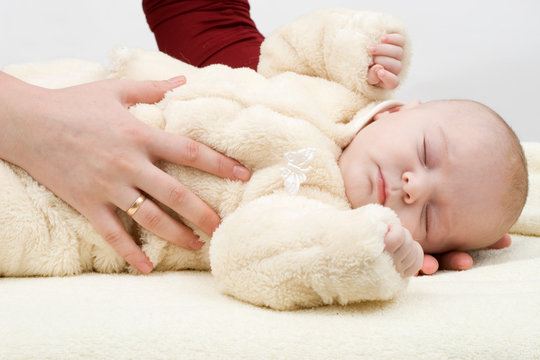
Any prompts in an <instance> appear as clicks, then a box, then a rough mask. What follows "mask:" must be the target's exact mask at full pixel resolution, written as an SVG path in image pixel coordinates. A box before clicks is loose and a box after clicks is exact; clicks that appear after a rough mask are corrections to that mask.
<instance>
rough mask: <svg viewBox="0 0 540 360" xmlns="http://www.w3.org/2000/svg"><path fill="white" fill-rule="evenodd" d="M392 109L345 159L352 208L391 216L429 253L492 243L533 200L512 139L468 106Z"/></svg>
mask: <svg viewBox="0 0 540 360" xmlns="http://www.w3.org/2000/svg"><path fill="white" fill-rule="evenodd" d="M394 110H395V111H390V112H384V113H382V114H378V116H376V120H375V121H373V122H371V123H370V124H369V125H367V126H365V127H364V128H363V129H362V130H361V131H360V132H359V133H358V134H357V135H356V137H355V138H354V139H353V141H352V142H351V143H350V144H349V146H348V147H347V148H346V149H345V150H344V151H343V154H342V155H341V158H340V159H339V166H340V169H341V173H342V175H343V180H344V183H345V190H346V193H347V197H348V199H349V201H350V202H351V204H352V206H353V207H355V208H356V207H359V206H362V205H365V204H368V203H379V204H383V205H384V206H387V207H389V208H391V209H393V210H394V211H395V212H396V213H397V215H398V216H399V218H400V220H401V222H402V224H403V226H405V227H406V228H407V229H408V230H409V231H410V232H411V234H412V235H413V238H414V239H415V240H417V241H418V242H419V243H420V245H422V248H423V249H424V251H425V252H428V253H440V252H445V251H449V250H472V249H480V248H485V247H487V246H490V245H492V244H494V243H495V242H496V241H497V240H499V239H500V238H501V237H502V236H503V235H504V234H505V233H506V232H507V231H508V230H509V229H510V227H511V225H512V224H513V223H514V222H515V221H516V220H517V218H518V216H519V214H520V213H521V210H522V208H523V205H524V203H525V200H526V197H527V189H528V182H527V181H528V178H527V166H526V160H525V157H524V155H523V151H522V148H521V145H520V143H519V140H518V138H517V137H516V135H515V134H514V132H513V131H512V130H511V129H510V127H509V126H508V125H507V124H506V123H505V122H504V121H503V120H502V118H501V117H500V116H499V115H497V114H496V113H495V112H494V111H493V110H491V109H489V108H488V107H486V106H484V105H482V104H479V103H477V102H474V101H469V100H444V101H432V102H428V103H425V104H420V103H419V102H418V101H413V102H411V103H409V104H407V105H405V106H402V107H401V108H399V109H394Z"/></svg>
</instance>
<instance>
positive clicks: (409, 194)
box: [401, 171, 422, 205]
mask: <svg viewBox="0 0 540 360" xmlns="http://www.w3.org/2000/svg"><path fill="white" fill-rule="evenodd" d="M401 181H402V183H403V201H404V202H405V203H406V204H409V205H410V204H414V203H415V202H416V201H418V199H419V198H420V196H421V192H422V185H421V181H419V179H418V178H417V177H416V176H415V175H414V174H413V173H412V172H410V171H406V172H404V173H403V175H402V176H401Z"/></svg>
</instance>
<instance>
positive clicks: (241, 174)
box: [233, 165, 250, 181]
mask: <svg viewBox="0 0 540 360" xmlns="http://www.w3.org/2000/svg"><path fill="white" fill-rule="evenodd" d="M233 175H234V177H235V178H237V179H238V180H243V181H246V180H249V177H250V173H249V170H248V169H246V168H245V167H243V166H238V165H236V166H235V167H233Z"/></svg>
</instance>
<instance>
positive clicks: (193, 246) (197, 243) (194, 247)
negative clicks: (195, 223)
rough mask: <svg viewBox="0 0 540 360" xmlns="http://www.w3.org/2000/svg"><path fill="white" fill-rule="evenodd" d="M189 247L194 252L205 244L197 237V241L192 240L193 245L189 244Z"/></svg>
mask: <svg viewBox="0 0 540 360" xmlns="http://www.w3.org/2000/svg"><path fill="white" fill-rule="evenodd" d="M189 246H190V247H191V248H192V249H194V250H199V249H200V248H202V247H203V246H204V243H203V242H202V241H200V240H199V237H198V236H197V238H196V239H193V240H191V243H190V244H189Z"/></svg>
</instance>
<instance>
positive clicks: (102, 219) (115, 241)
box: [88, 208, 153, 274]
mask: <svg viewBox="0 0 540 360" xmlns="http://www.w3.org/2000/svg"><path fill="white" fill-rule="evenodd" d="M88 219H89V220H90V221H91V223H92V224H93V225H94V227H95V228H96V230H97V232H98V233H99V234H100V235H101V236H103V238H104V239H105V241H107V242H108V243H109V244H110V245H111V246H112V248H113V249H114V250H115V251H116V252H117V253H118V254H119V255H120V256H121V257H122V258H124V259H125V260H126V261H127V262H128V263H129V264H131V265H132V266H133V267H135V268H137V269H138V270H139V271H140V272H142V273H144V274H148V273H149V272H151V271H152V268H153V265H152V263H151V262H150V260H148V258H147V257H146V255H145V254H144V252H143V251H142V250H141V248H140V247H139V246H137V244H135V242H134V241H133V239H132V238H131V236H129V234H128V233H127V231H126V229H125V228H124V226H123V225H122V223H121V222H120V219H119V218H118V216H116V214H115V213H114V210H113V209H110V208H105V209H103V208H100V209H97V210H96V211H94V212H93V213H92V214H90V216H88Z"/></svg>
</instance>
